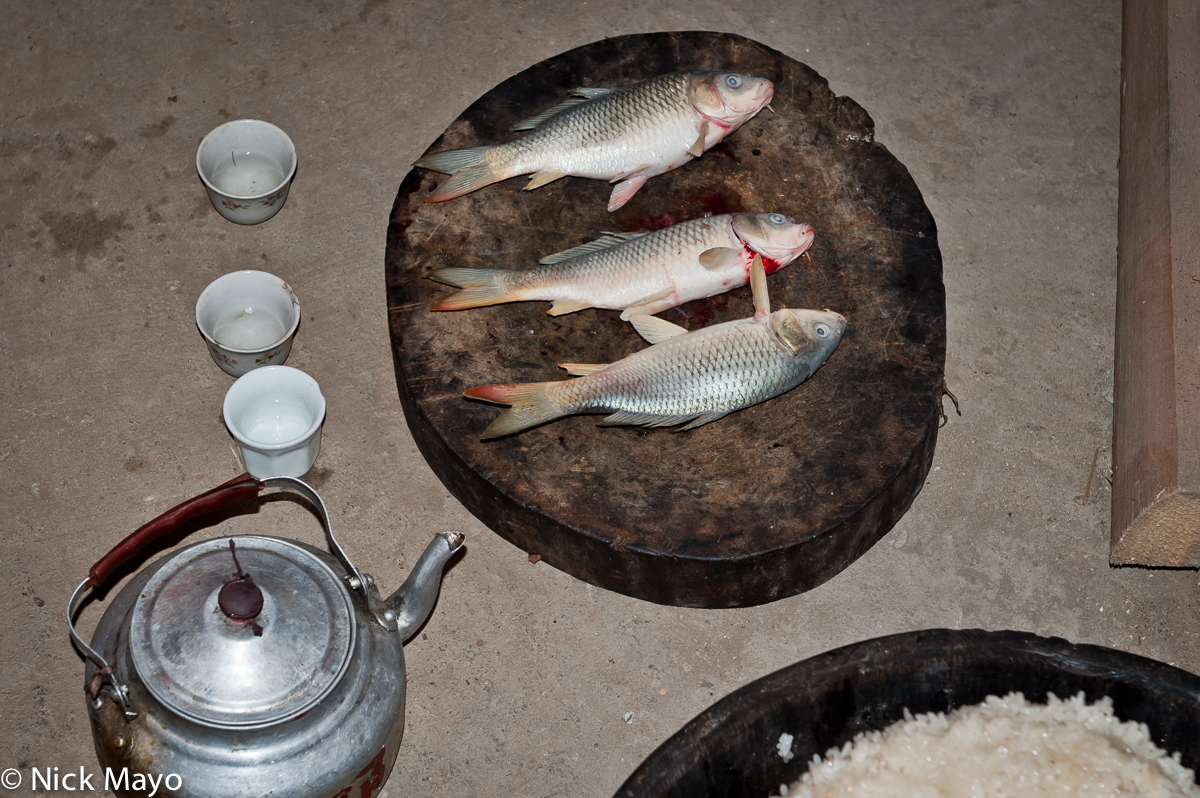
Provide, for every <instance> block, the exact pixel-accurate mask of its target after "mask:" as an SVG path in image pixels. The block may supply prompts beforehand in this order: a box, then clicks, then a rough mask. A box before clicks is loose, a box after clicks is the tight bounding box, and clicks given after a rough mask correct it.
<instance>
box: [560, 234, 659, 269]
mask: <svg viewBox="0 0 1200 798" xmlns="http://www.w3.org/2000/svg"><path fill="white" fill-rule="evenodd" d="M644 235H645V233H605V234H603V235H602V236H600V237H599V238H597V239H596V240H595V241H589V242H587V243H586V244H580V245H579V246H577V247H571V248H570V249H564V250H563V251H562V252H555V253H554V254H553V255H547V256H546V257H544V258H542V259H541V260H539V261H538V263H540V264H541V265H543V266H551V265H553V264H555V263H562V262H563V261H564V260H570V259H571V258H578V257H580V256H583V255H590V254H591V253H593V252H599V251H600V250H602V249H608V248H609V247H615V246H617V245H618V244H625V243H627V242H629V241H632V240H633V239H635V238H639V237H641V236H644Z"/></svg>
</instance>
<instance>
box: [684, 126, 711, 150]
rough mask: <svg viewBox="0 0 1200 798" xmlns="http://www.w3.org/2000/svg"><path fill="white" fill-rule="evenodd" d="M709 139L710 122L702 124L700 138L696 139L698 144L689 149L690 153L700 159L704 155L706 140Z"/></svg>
mask: <svg viewBox="0 0 1200 798" xmlns="http://www.w3.org/2000/svg"><path fill="white" fill-rule="evenodd" d="M706 138H708V120H707V119H705V120H703V121H701V122H700V137H699V138H697V139H696V143H695V144H693V145H692V146H691V147H689V148H688V152H689V153H691V155H692V156H693V157H695V158H699V157H700V156H701V155H703V154H704V140H705V139H706Z"/></svg>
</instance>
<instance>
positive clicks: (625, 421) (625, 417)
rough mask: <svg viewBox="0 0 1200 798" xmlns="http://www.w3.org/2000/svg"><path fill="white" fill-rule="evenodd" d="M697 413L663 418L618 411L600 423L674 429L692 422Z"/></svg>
mask: <svg viewBox="0 0 1200 798" xmlns="http://www.w3.org/2000/svg"><path fill="white" fill-rule="evenodd" d="M695 417H696V414H695V413H689V414H687V415H683V416H663V415H658V414H656V413H635V412H633V411H632V410H618V411H617V412H616V413H613V414H612V415H611V416H605V417H604V420H603V421H601V422H600V424H599V426H601V427H625V426H628V427H673V426H675V425H676V424H682V423H683V422H685V421H691V420H692V419H693V418H695Z"/></svg>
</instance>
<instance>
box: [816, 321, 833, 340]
mask: <svg viewBox="0 0 1200 798" xmlns="http://www.w3.org/2000/svg"><path fill="white" fill-rule="evenodd" d="M813 332H815V333H816V334H817V337H818V338H828V337H829V325H828V324H822V323H820V322H818V323H817V324H814V325H813Z"/></svg>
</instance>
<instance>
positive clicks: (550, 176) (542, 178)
mask: <svg viewBox="0 0 1200 798" xmlns="http://www.w3.org/2000/svg"><path fill="white" fill-rule="evenodd" d="M566 176H567V173H566V172H538V173H537V174H535V175H534V176H533V177H532V178H531V179H530V181H529V182H528V183H526V184H525V190H526V191H533V190H534V189H535V188H541V187H542V186H544V185H546V184H547V183H553V182H554V181H555V180H558V179H559V178H560V177H566Z"/></svg>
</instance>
